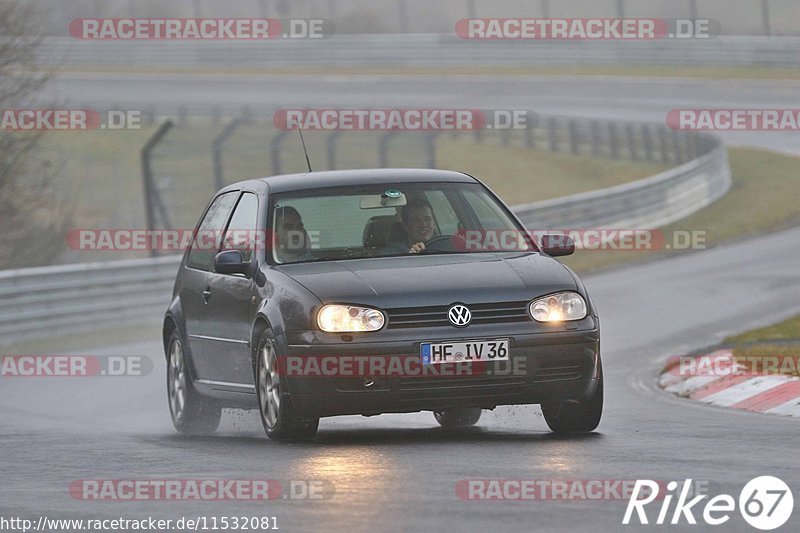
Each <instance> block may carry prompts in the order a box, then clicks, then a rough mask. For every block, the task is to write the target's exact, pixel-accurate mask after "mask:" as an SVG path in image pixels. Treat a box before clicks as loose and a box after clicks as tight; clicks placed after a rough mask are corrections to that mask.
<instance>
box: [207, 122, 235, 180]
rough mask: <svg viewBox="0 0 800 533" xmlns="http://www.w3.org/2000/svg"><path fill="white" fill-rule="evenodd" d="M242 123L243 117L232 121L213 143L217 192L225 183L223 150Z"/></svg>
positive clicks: (212, 155)
mask: <svg viewBox="0 0 800 533" xmlns="http://www.w3.org/2000/svg"><path fill="white" fill-rule="evenodd" d="M242 121H243V119H242V117H236V118H235V119H233V120H231V121H230V122H229V123H228V124H227V125H226V126H225V127H224V128H223V129H222V131H221V132H220V134H219V135H217V136H216V138H215V139H214V140H213V141H212V142H211V157H212V158H213V160H214V187H215V188H216V189H215V190H217V191H218V190H220V189H221V188H222V187H223V184H224V182H225V179H224V177H223V172H222V149H223V148H224V147H225V143H226V142H227V141H228V139H230V137H231V136H232V135H233V134H234V132H236V129H237V128H238V127H239V125H240V124H241V123H242Z"/></svg>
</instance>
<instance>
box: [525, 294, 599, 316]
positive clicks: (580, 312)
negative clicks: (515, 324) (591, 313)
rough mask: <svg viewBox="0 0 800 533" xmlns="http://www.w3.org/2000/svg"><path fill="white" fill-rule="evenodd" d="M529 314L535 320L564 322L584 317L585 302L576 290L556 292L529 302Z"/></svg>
mask: <svg viewBox="0 0 800 533" xmlns="http://www.w3.org/2000/svg"><path fill="white" fill-rule="evenodd" d="M530 311H531V316H532V317H533V319H534V320H535V321H537V322H564V321H568V320H580V319H582V318H586V302H585V301H584V299H583V297H581V295H580V294H578V293H577V292H558V293H556V294H551V295H549V296H545V297H544V298H538V299H536V300H534V301H532V302H531V305H530Z"/></svg>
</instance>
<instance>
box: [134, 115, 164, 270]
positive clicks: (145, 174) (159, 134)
mask: <svg viewBox="0 0 800 533" xmlns="http://www.w3.org/2000/svg"><path fill="white" fill-rule="evenodd" d="M170 128H172V121H171V120H167V121H166V122H164V123H163V124H162V125H161V126H159V127H158V129H157V130H156V132H155V133H154V134H153V135H152V137H150V138H149V139H147V142H146V143H144V146H143V147H142V151H141V154H140V156H141V163H142V185H143V186H144V207H145V217H146V219H147V229H148V230H151V231H152V230H153V229H155V225H156V221H155V205H154V204H159V205H160V209H159V210H160V212H161V216H162V222H163V223H164V225H165V226H167V227H169V226H170V224H169V218H168V216H167V212H166V210H165V209H164V208H163V204H161V200H160V199H159V198H158V191H157V190H156V187H155V184H154V183H153V167H152V165H151V155H152V152H153V149H154V148H155V147H156V146H157V145H158V143H160V142H161V140H162V139H163V138H164V136H165V135H166V134H167V132H168V131H169V130H170ZM157 255H158V252H157V250H156V249H155V248H152V249H151V250H150V256H151V257H156V256H157Z"/></svg>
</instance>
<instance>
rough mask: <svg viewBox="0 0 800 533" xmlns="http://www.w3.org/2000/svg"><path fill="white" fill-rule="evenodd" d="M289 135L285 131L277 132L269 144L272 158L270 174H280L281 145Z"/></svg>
mask: <svg viewBox="0 0 800 533" xmlns="http://www.w3.org/2000/svg"><path fill="white" fill-rule="evenodd" d="M288 134H289V132H288V131H287V130H284V131H281V132H279V133H278V134H277V135H276V136H275V137H274V138H273V139H272V143H270V150H269V151H270V157H271V158H272V174H273V175H278V174H280V173H281V145H282V144H283V141H284V140H285V139H286V136H287V135H288Z"/></svg>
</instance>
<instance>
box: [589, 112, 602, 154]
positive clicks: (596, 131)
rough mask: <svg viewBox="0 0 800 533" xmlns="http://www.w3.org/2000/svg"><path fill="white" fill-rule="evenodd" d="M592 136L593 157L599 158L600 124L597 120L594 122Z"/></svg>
mask: <svg viewBox="0 0 800 533" xmlns="http://www.w3.org/2000/svg"><path fill="white" fill-rule="evenodd" d="M591 135H592V155H593V156H595V157H597V156H599V155H600V124H599V123H598V122H597V121H596V120H593V121H592V126H591Z"/></svg>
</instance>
